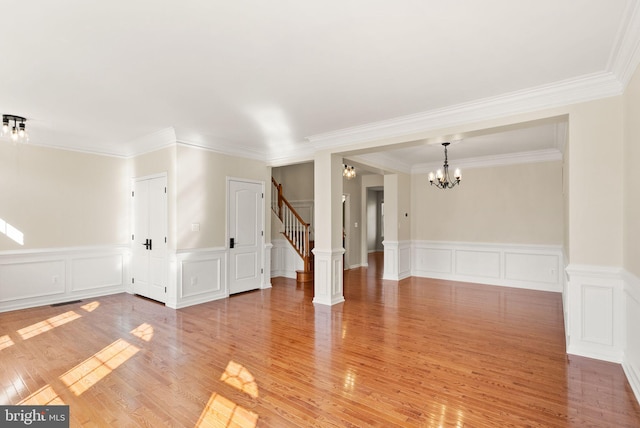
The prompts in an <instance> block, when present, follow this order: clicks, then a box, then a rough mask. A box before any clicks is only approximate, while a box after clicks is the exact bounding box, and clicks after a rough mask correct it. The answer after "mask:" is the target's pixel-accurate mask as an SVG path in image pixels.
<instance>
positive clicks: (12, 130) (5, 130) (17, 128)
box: [2, 114, 28, 141]
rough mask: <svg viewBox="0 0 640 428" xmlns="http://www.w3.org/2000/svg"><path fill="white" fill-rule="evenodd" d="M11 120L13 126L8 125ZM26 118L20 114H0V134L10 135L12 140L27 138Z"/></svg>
mask: <svg viewBox="0 0 640 428" xmlns="http://www.w3.org/2000/svg"><path fill="white" fill-rule="evenodd" d="M11 121H13V127H10V124H11ZM26 121H27V119H26V118H24V117H22V116H15V115H13V114H3V115H2V135H9V134H10V135H11V139H12V140H13V141H18V140H27V138H28V135H27V126H26V124H25V122H26Z"/></svg>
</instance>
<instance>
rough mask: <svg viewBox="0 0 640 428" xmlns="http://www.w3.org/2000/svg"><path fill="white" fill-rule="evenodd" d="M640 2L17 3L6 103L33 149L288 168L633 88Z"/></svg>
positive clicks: (399, 161)
mask: <svg viewBox="0 0 640 428" xmlns="http://www.w3.org/2000/svg"><path fill="white" fill-rule="evenodd" d="M637 3H638V2H637V1H636V0H614V1H612V0H582V1H580V2H576V1H557V0H520V1H517V2H515V1H513V0H484V1H482V2H479V1H476V0H430V1H425V0H398V1H395V2H389V1H385V0H345V1H340V2H337V1H335V2H334V1H305V2H301V1H293V0H271V1H268V2H266V1H260V0H239V1H233V2H230V1H225V2H223V1H211V0H207V1H204V0H191V1H182V2H179V1H176V0H161V1H158V0H154V1H151V0H138V1H135V2H131V1H123V0H111V1H108V2H86V1H83V0H61V1H58V2H51V1H49V0H32V1H28V2H27V1H23V2H15V3H14V4H12V6H11V8H10V9H5V12H6V13H7V14H8V15H5V16H4V19H3V24H2V26H0V52H2V55H3V57H4V59H5V61H4V66H3V67H1V68H0V85H1V87H2V91H1V92H0V93H1V94H2V96H1V97H0V112H2V113H4V114H15V115H20V116H25V117H27V118H28V122H27V127H28V130H29V134H30V143H31V144H37V145H43V146H51V147H59V148H67V149H72V150H82V151H87V152H95V153H104V154H111V155H117V156H132V155H135V154H139V153H144V152H146V151H149V150H152V149H155V148H159V147H162V146H163V145H166V144H168V143H170V142H172V141H179V142H181V143H184V144H191V145H195V146H200V147H206V148H211V149H213V150H217V151H221V152H225V153H230V154H237V155H241V156H247V157H252V158H258V159H264V160H266V161H268V162H271V163H272V164H284V163H286V162H293V161H295V160H300V159H310V158H311V156H312V153H313V151H314V150H316V149H317V148H319V147H326V146H340V144H343V143H344V144H347V143H349V142H353V141H356V140H357V139H358V138H361V137H362V136H363V135H364V134H361V131H365V130H366V131H367V132H369V131H372V130H378V131H380V130H388V131H389V132H391V131H393V129H394V126H399V125H400V124H402V125H403V126H405V125H406V124H407V123H409V122H412V121H413V122H415V123H416V124H420V123H422V122H420V121H427V122H428V123H429V124H430V126H436V125H438V126H439V123H444V122H442V121H441V122H438V120H439V119H438V118H440V119H442V118H443V117H445V118H446V117H449V118H450V119H451V118H452V117H453V116H451V115H452V114H453V115H455V114H459V113H460V112H462V111H464V112H466V113H465V114H467V113H468V112H469V111H476V112H485V111H488V110H490V109H487V108H486V107H487V106H495V105H496V102H497V101H496V100H503V99H507V100H510V102H511V101H513V102H515V101H519V102H520V103H521V104H524V101H527V100H537V101H536V102H532V101H527V102H528V104H527V105H530V106H532V108H535V107H537V106H541V105H544V106H546V105H550V103H551V104H553V103H555V105H557V104H558V103H562V102H565V103H566V102H569V101H571V100H572V99H574V98H575V97H574V98H571V97H568V98H567V97H559V96H558V94H562V93H564V92H562V91H567V90H571V89H572V88H576V87H579V89H580V90H581V91H582V92H580V93H581V94H589V95H585V96H583V97H587V98H588V97H591V98H593V97H601V96H607V95H615V94H619V93H621V91H622V89H623V88H624V85H625V84H626V81H627V79H628V76H629V74H630V73H629V72H628V70H629V69H631V68H633V69H635V66H636V65H637V61H635V62H634V58H635V56H634V55H635V52H636V51H638V49H636V48H637V47H638V45H639V43H638V42H639V41H640V34H639V33H640V31H639V30H638V27H639V25H638V22H639V19H638V18H637V16H638V8H637ZM595 85H599V86H598V90H597V91H596V90H595V89H594V90H590V88H595ZM603 88H605V89H603ZM536 97H537V98H536ZM545 97H546V98H545ZM567 100H569V101H567ZM500 102H502V101H500ZM505 108H506V104H505ZM492 111H493V110H492ZM456 112H457V113H456ZM443 115H444V116H443ZM447 115H449V116H447ZM462 117H463V116H460V118H462ZM468 117H471V116H468ZM473 117H476V116H473ZM437 119H438V120H437ZM460 120H462V119H460ZM416 121H417V122H416ZM413 122H412V123H413ZM454 122H455V121H453V122H451V121H450V123H454ZM560 122H561V121H560ZM425 123H426V122H425ZM416 126H417V125H416ZM558 126H562V125H561V124H560V125H559V124H558V121H556V122H554V123H534V124H529V125H527V126H523V127H520V128H516V129H498V130H495V132H489V133H485V135H468V136H464V138H462V142H460V143H457V144H456V143H454V144H453V145H452V146H451V147H450V156H451V157H452V158H453V157H454V156H457V157H458V159H460V158H478V157H487V156H500V155H503V154H505V153H515V152H531V151H537V150H548V149H551V148H555V149H556V150H557V149H558V147H559V145H561V143H559V142H558V135H559V133H558ZM374 134H375V133H374ZM374 134H367V135H368V137H367V138H373V137H371V135H374ZM383 134H384V132H381V133H380V135H383ZM444 137H445V136H443V138H444ZM469 141H473V142H474V144H468V142H469ZM435 142H437V141H435ZM505 142H508V144H506V145H505ZM425 143H434V141H428V142H427V141H413V142H412V144H416V145H418V147H417V148H415V147H414V148H411V147H403V148H402V149H399V150H394V151H388V150H386V149H385V155H384V156H385V157H386V158H388V159H393V160H392V161H391V162H392V163H393V164H395V165H396V166H397V167H398V168H399V169H405V170H406V169H407V168H408V169H415V168H419V167H420V166H421V165H425V164H428V163H431V162H435V161H436V160H439V159H441V158H442V148H441V147H440V146H438V145H437V144H431V145H428V146H426V148H428V150H426V149H425V145H424V144H425ZM405 146H406V145H405ZM463 150H464V151H463ZM454 154H455V155H454ZM353 155H354V156H355V157H357V155H358V154H357V153H353ZM362 156H364V157H361V158H360V160H361V161H365V160H366V157H367V156H369V157H371V156H373V158H374V160H375V157H376V156H378V158H379V159H378V160H380V159H382V158H381V155H380V154H377V155H376V154H371V153H367V154H365V155H362Z"/></svg>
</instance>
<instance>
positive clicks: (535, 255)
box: [411, 241, 563, 292]
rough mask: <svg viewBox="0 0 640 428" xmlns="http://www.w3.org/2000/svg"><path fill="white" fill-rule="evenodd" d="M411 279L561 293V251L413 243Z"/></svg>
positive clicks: (555, 248)
mask: <svg viewBox="0 0 640 428" xmlns="http://www.w3.org/2000/svg"><path fill="white" fill-rule="evenodd" d="M411 253H412V260H411V267H412V268H411V274H412V275H413V276H419V277H426V278H436V279H446V280H451V281H465V282H475V283H480V284H488V285H500V286H506V287H516V288H527V289H533V290H541V291H554V292H561V291H562V284H563V283H562V276H561V270H562V269H561V268H562V266H563V256H562V247H561V246H559V245H518V244H490V243H467V242H445V241H413V242H412V248H411Z"/></svg>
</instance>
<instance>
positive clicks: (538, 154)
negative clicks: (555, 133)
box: [411, 149, 562, 174]
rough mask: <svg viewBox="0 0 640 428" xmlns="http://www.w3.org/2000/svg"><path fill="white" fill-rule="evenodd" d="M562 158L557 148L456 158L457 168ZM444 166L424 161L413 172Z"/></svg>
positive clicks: (419, 172) (425, 171)
mask: <svg viewBox="0 0 640 428" xmlns="http://www.w3.org/2000/svg"><path fill="white" fill-rule="evenodd" d="M560 160H562V153H560V151H559V150H556V149H545V150H535V151H531V152H520V153H509V154H504V155H492V156H481V157H477V158H467V159H456V161H455V165H450V167H455V168H470V169H473V168H487V167H492V166H506V165H517V164H524V163H537V162H553V161H560ZM438 168H442V162H439V163H423V164H418V165H414V166H413V167H412V168H411V173H412V174H427V173H429V172H431V171H435V170H437V169H438Z"/></svg>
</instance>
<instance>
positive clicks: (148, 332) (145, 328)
mask: <svg viewBox="0 0 640 428" xmlns="http://www.w3.org/2000/svg"><path fill="white" fill-rule="evenodd" d="M131 334H133V335H134V336H136V337H139V338H140V339H142V340H144V341H145V342H149V341H150V340H151V339H152V338H153V326H151V325H149V324H147V323H144V324H140V325H139V326H138V327H136V328H134V329H133V330H131Z"/></svg>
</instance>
